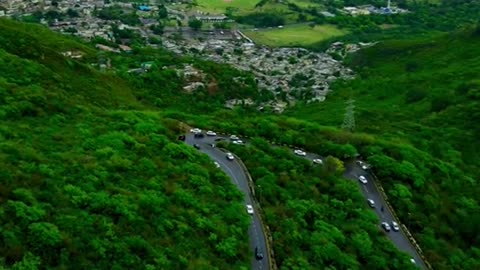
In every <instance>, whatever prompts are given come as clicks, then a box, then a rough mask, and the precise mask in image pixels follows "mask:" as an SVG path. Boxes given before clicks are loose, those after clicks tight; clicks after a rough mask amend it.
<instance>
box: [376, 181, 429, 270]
mask: <svg viewBox="0 0 480 270" xmlns="http://www.w3.org/2000/svg"><path fill="white" fill-rule="evenodd" d="M370 174H371V175H372V176H373V180H374V181H373V183H374V184H375V186H376V187H377V189H378V191H380V194H381V195H382V196H383V199H384V200H385V203H386V204H387V207H388V209H389V210H390V212H391V213H392V215H393V217H394V218H395V219H396V220H398V221H400V218H398V216H397V213H396V212H395V210H393V207H392V205H391V204H390V202H389V200H388V196H387V193H386V192H385V190H384V189H383V187H382V185H381V184H380V181H379V180H378V178H377V176H376V175H375V174H374V173H373V172H370ZM400 224H401V226H400V227H401V230H400V231H401V232H402V233H403V234H404V235H405V237H406V238H407V239H408V241H410V243H412V246H413V247H414V248H415V250H416V251H417V252H418V255H419V256H420V258H422V260H423V262H424V264H425V266H426V267H427V268H428V269H429V270H433V268H432V266H431V265H430V263H429V262H428V261H427V258H425V255H423V250H422V249H421V248H420V246H419V245H418V243H417V240H415V238H414V237H413V235H412V234H411V233H410V231H409V230H408V228H407V226H405V225H404V224H403V223H402V222H400Z"/></svg>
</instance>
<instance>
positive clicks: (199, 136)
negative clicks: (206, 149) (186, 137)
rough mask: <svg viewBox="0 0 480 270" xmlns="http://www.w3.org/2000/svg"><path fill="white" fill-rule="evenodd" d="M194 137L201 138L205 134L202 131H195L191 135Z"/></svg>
mask: <svg viewBox="0 0 480 270" xmlns="http://www.w3.org/2000/svg"><path fill="white" fill-rule="evenodd" d="M193 136H194V137H195V138H203V137H205V134H203V133H195V135H193Z"/></svg>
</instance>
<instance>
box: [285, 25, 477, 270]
mask: <svg viewBox="0 0 480 270" xmlns="http://www.w3.org/2000/svg"><path fill="white" fill-rule="evenodd" d="M351 65H352V67H353V68H354V69H355V70H356V71H357V73H358V78H357V79H355V80H353V81H349V82H344V83H338V84H337V85H336V86H335V87H334V91H333V92H332V94H331V95H330V96H329V97H328V99H327V101H326V102H324V103H321V104H314V105H307V106H305V105H303V106H298V107H297V108H295V109H292V110H291V112H290V113H289V115H290V116H294V117H297V118H302V119H305V120H308V121H312V122H315V123H318V124H322V125H332V126H340V125H341V123H342V121H343V117H344V111H345V107H346V104H345V101H347V100H349V99H354V100H355V101H356V102H355V105H356V108H355V111H356V114H355V120H356V130H357V131H358V132H363V133H370V134H374V135H375V138H376V140H383V141H385V142H384V143H374V144H373V145H372V143H371V142H369V143H367V142H366V141H363V142H361V141H358V140H348V141H349V142H351V143H353V144H355V146H357V147H358V148H359V149H360V151H361V152H362V154H363V155H364V156H366V157H369V160H370V162H371V163H372V164H373V165H374V166H375V171H377V174H378V175H379V176H380V177H381V179H382V180H383V181H384V186H385V187H386V189H387V190H388V191H389V194H390V196H391V199H392V200H393V204H394V207H395V208H396V209H397V211H398V212H399V214H400V216H401V218H402V221H403V222H405V223H408V225H409V227H410V228H411V229H412V230H413V231H414V232H415V234H416V236H417V238H418V240H420V245H421V246H422V247H423V248H424V249H425V250H426V254H427V256H428V258H429V260H430V262H431V263H432V264H433V266H434V268H435V269H476V268H478V267H479V266H480V264H479V259H480V252H479V251H480V250H479V247H480V238H479V237H478V234H477V231H476V229H475V228H476V227H477V226H478V224H479V222H480V207H479V202H478V199H477V198H478V194H479V192H480V186H479V185H478V182H477V179H476V178H478V169H480V168H479V167H480V166H479V162H478V161H479V160H480V154H479V153H480V151H479V150H480V143H479V141H478V137H479V135H480V129H479V126H478V123H480V100H479V97H480V96H479V94H480V30H479V29H478V28H476V29H470V30H465V31H461V32H457V33H452V34H448V35H442V36H426V37H422V38H417V39H410V40H401V41H388V42H383V43H382V44H379V45H377V46H375V47H372V48H369V49H367V50H364V51H361V52H359V53H358V54H356V55H354V56H353V57H352V59H351ZM386 142H388V143H386ZM394 145H397V146H394ZM413 147H415V148H413ZM409 149H410V150H409Z"/></svg>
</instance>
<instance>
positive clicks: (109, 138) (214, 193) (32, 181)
mask: <svg viewBox="0 0 480 270" xmlns="http://www.w3.org/2000/svg"><path fill="white" fill-rule="evenodd" d="M73 50H74V51H79V52H82V53H83V54H84V57H83V58H81V59H79V60H75V59H70V58H67V57H64V56H63V55H62V54H61V52H63V51H73ZM96 53H97V52H96V51H95V50H94V49H92V48H91V47H89V46H87V45H85V44H82V43H79V42H77V41H74V40H71V39H68V38H65V37H63V36H61V35H58V34H53V33H51V32H50V31H47V30H45V29H44V28H42V27H37V26H34V25H23V24H18V23H13V22H11V21H6V20H0V168H2V169H1V171H0V179H1V181H0V205H1V206H0V254H1V258H0V268H2V269H192V270H193V269H195V270H197V269H205V270H211V269H246V268H247V267H248V265H249V264H250V263H249V259H248V255H249V251H248V234H246V233H245V232H246V231H247V229H248V224H249V219H248V216H247V214H246V213H245V211H244V206H243V203H242V198H243V197H242V195H241V194H240V192H239V191H237V189H236V188H235V187H234V186H233V185H232V184H231V182H230V180H229V179H228V178H227V177H226V176H225V175H224V174H223V173H220V171H218V170H217V169H216V168H215V166H214V165H213V163H212V162H211V161H210V160H209V159H207V158H206V157H204V156H201V155H199V154H198V152H197V151H194V150H193V149H192V148H190V147H187V146H185V145H183V144H179V143H177V141H176V135H177V134H178V132H179V130H178V123H177V122H176V121H174V120H172V119H166V118H163V117H161V116H160V114H159V112H154V111H147V110H145V108H146V106H144V105H143V104H141V103H140V102H139V101H137V99H136V97H135V93H136V91H134V90H132V88H131V87H130V86H129V84H128V83H126V82H125V81H124V80H122V79H120V78H119V77H116V76H114V75H112V74H108V73H100V72H98V71H96V70H94V69H93V68H91V67H90V66H89V65H87V64H88V62H89V61H91V60H92V59H95V57H96ZM192 251H195V252H192Z"/></svg>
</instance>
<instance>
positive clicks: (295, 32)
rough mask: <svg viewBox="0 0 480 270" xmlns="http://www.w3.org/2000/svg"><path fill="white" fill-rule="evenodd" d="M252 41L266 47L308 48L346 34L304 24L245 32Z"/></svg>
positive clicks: (327, 26) (334, 29) (322, 26)
mask: <svg viewBox="0 0 480 270" xmlns="http://www.w3.org/2000/svg"><path fill="white" fill-rule="evenodd" d="M245 34H246V35H247V36H248V37H250V38H251V39H253V40H254V41H256V42H258V43H261V44H264V45H267V46H279V47H282V46H308V45H312V44H315V43H318V42H320V41H323V40H326V39H329V38H332V37H336V36H342V35H345V34H347V31H345V30H340V29H338V28H337V27H335V26H332V25H321V26H320V25H317V26H315V27H314V28H311V27H310V26H308V25H306V24H300V25H293V26H285V27H284V28H282V29H279V28H276V29H270V30H263V31H246V32H245Z"/></svg>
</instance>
